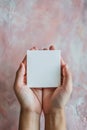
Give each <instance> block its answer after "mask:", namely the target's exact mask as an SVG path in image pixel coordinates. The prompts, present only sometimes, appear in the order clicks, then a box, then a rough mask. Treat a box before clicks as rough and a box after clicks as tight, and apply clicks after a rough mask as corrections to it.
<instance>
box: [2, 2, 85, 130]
mask: <svg viewBox="0 0 87 130" xmlns="http://www.w3.org/2000/svg"><path fill="white" fill-rule="evenodd" d="M50 44H54V45H55V46H56V48H57V49H61V50H62V56H63V58H64V59H65V61H66V62H67V63H68V64H69V67H70V69H71V71H72V75H73V93H72V95H71V99H70V101H69V102H68V105H67V106H66V119H67V130H87V56H86V55H87V0H0V130H17V129H18V117H19V104H18V102H17V99H16V97H15V94H14V92H13V82H14V78H15V72H16V70H17V68H18V66H19V63H20V62H21V60H22V59H23V57H24V55H25V54H26V50H27V49H30V48H31V47H32V46H37V47H39V48H42V47H48V46H49V45H50ZM43 127H44V120H43V118H42V120H41V130H43Z"/></svg>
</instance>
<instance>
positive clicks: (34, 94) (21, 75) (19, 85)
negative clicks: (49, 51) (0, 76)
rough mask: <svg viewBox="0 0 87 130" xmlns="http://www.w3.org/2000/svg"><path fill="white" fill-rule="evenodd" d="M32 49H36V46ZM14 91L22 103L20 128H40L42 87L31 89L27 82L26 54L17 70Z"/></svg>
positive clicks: (28, 129)
mask: <svg viewBox="0 0 87 130" xmlns="http://www.w3.org/2000/svg"><path fill="white" fill-rule="evenodd" d="M31 50H32V51H33V50H36V48H35V47H33V48H31ZM14 91H15V94H16V96H17V98H18V101H19V103H20V106H21V107H20V108H21V110H20V119H19V130H39V128H40V114H41V111H42V89H38V88H35V89H31V88H29V87H28V86H27V83H26V56H25V58H24V59H23V61H22V63H21V64H20V67H19V69H18V70H17V72H16V78H15V82H14Z"/></svg>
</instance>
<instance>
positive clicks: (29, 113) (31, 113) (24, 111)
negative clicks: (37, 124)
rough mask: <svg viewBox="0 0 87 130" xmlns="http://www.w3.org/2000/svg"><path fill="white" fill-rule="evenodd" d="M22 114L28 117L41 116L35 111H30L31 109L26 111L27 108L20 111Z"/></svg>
mask: <svg viewBox="0 0 87 130" xmlns="http://www.w3.org/2000/svg"><path fill="white" fill-rule="evenodd" d="M20 111H21V113H24V114H25V115H27V116H30V117H31V116H37V117H40V114H39V113H37V112H35V111H30V110H29V109H26V108H21V109H20Z"/></svg>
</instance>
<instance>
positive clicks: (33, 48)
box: [30, 46, 38, 50]
mask: <svg viewBox="0 0 87 130" xmlns="http://www.w3.org/2000/svg"><path fill="white" fill-rule="evenodd" d="M30 50H38V48H37V47H35V46H34V47H32V48H31V49H30Z"/></svg>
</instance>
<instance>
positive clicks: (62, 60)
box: [61, 57, 66, 66]
mask: <svg viewBox="0 0 87 130" xmlns="http://www.w3.org/2000/svg"><path fill="white" fill-rule="evenodd" d="M65 65H66V63H65V61H64V59H63V58H62V57H61V66H65Z"/></svg>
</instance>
